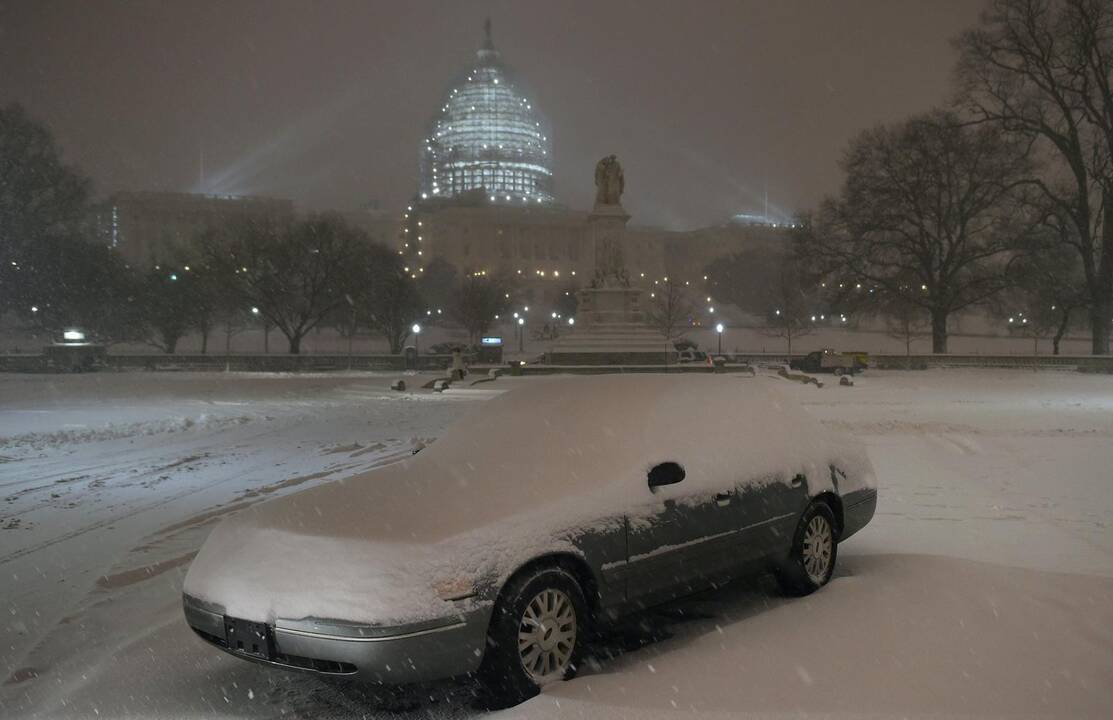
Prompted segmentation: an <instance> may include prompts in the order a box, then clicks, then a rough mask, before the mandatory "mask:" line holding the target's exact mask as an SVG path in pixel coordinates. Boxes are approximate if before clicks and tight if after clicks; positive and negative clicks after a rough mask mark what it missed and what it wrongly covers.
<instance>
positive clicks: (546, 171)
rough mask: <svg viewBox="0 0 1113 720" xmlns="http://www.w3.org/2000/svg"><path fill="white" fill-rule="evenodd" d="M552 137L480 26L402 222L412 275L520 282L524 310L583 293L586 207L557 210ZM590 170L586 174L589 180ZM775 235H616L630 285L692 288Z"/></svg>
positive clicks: (734, 229)
mask: <svg viewBox="0 0 1113 720" xmlns="http://www.w3.org/2000/svg"><path fill="white" fill-rule="evenodd" d="M551 132H552V130H551V128H550V126H549V123H548V122H547V121H546V119H545V116H544V114H543V113H542V107H541V105H540V103H539V101H538V99H537V98H534V97H531V96H530V95H529V93H528V92H526V91H525V90H524V88H523V86H522V84H521V83H520V82H519V81H518V80H517V79H516V77H515V75H514V73H513V72H512V70H511V69H510V68H509V67H508V66H507V64H506V63H505V62H504V60H503V57H502V55H501V53H500V52H499V51H498V50H497V49H496V47H495V44H494V42H493V40H492V36H491V26H490V22H489V21H488V22H487V24H486V27H485V38H484V41H483V43H482V45H481V46H480V48H479V50H478V51H477V52H476V54H475V57H474V60H473V61H472V62H471V63H470V64H469V65H468V66H467V67H466V68H465V69H464V71H463V72H462V73H461V74H460V75H459V76H458V77H457V79H456V80H455V81H454V82H453V83H452V84H451V85H450V86H449V88H448V89H447V91H446V92H445V93H444V96H443V98H442V100H441V103H440V105H439V107H437V108H435V112H434V115H433V118H432V120H431V122H430V124H429V129H428V132H427V134H426V136H425V138H424V140H423V143H422V146H421V148H420V187H419V190H418V192H417V193H416V194H415V196H414V198H413V200H412V201H411V203H410V204H409V205H408V206H407V208H406V209H405V211H404V212H403V213H402V217H401V223H400V232H399V251H400V252H401V253H402V255H403V256H404V257H405V259H406V266H407V268H408V269H409V271H410V272H411V274H412V275H413V276H414V277H420V274H421V273H422V272H424V269H425V267H426V266H427V265H428V264H429V263H430V262H431V261H433V260H434V259H438V258H439V259H442V260H444V261H447V262H448V263H450V264H451V265H452V266H453V267H454V268H455V269H456V271H457V273H458V274H473V273H479V274H487V275H494V274H505V275H509V276H514V277H516V278H517V279H518V280H519V281H520V282H519V287H520V293H521V295H522V298H523V299H524V300H525V302H527V303H533V304H536V305H538V306H542V307H547V306H548V305H549V304H551V303H554V302H555V301H556V298H557V296H559V295H561V294H563V293H564V292H566V291H569V290H570V289H574V288H577V287H582V286H585V285H587V284H588V282H589V281H590V279H591V278H592V276H593V274H594V270H595V268H594V262H595V252H594V248H593V247H592V240H591V236H590V234H589V231H588V216H589V210H586V209H585V210H576V209H570V208H568V207H566V206H564V205H562V204H560V202H559V193H558V189H557V188H556V187H555V186H554V183H553V169H552V168H553V149H552V148H553V142H552V135H551ZM591 170H592V169H591V168H584V173H583V176H584V178H585V182H590V177H591ZM784 241H785V231H784V229H783V226H782V227H781V228H777V227H775V226H774V225H772V224H770V223H755V222H738V221H736V220H735V221H733V222H731V221H727V222H724V223H722V224H721V225H717V226H711V227H706V228H700V229H697V230H689V231H680V232H676V231H668V230H664V229H661V228H652V227H643V226H639V225H638V224H637V218H634V222H633V224H631V225H630V226H629V227H628V228H627V229H626V231H625V233H624V236H623V240H622V242H623V255H624V257H625V264H626V268H627V271H628V274H629V277H630V279H631V281H632V282H635V283H644V284H645V285H646V286H649V285H651V284H652V282H653V280H656V279H661V278H664V277H666V276H669V275H672V276H674V277H675V278H680V279H685V280H688V279H691V280H692V281H696V280H699V279H701V278H702V277H703V275H704V274H705V268H706V267H707V265H708V264H709V263H710V262H711V261H713V260H714V259H716V258H718V257H721V256H723V255H727V254H731V253H734V252H738V251H740V250H743V249H747V248H750V247H755V246H772V245H780V244H782V243H783V242H784Z"/></svg>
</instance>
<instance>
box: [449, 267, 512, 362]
mask: <svg viewBox="0 0 1113 720" xmlns="http://www.w3.org/2000/svg"><path fill="white" fill-rule="evenodd" d="M509 290H510V283H509V282H508V281H507V280H506V279H504V278H502V277H496V276H490V275H486V274H484V273H479V272H467V273H464V276H463V277H462V278H461V279H460V282H459V284H457V286H456V292H455V293H453V296H452V298H451V301H450V305H449V307H448V316H449V317H450V318H452V319H453V320H455V321H456V322H458V323H459V324H460V325H462V326H463V328H464V329H465V330H467V331H468V342H469V343H470V344H472V345H475V344H477V343H478V342H479V338H480V336H482V335H483V334H484V333H486V332H487V331H488V330H489V329H490V327H491V325H493V324H494V322H495V315H499V314H502V313H504V312H506V309H507V308H508V307H510V301H509V300H508V299H507V295H508V294H509Z"/></svg>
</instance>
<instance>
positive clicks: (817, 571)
mask: <svg viewBox="0 0 1113 720" xmlns="http://www.w3.org/2000/svg"><path fill="white" fill-rule="evenodd" d="M838 552H839V545H838V537H837V536H836V530H835V515H834V513H832V512H831V508H830V507H828V506H827V504H826V503H823V502H815V503H812V504H811V505H810V506H809V507H808V509H807V510H806V511H804V515H803V517H801V518H800V524H799V526H797V528H796V535H795V537H794V538H793V542H792V551H791V553H790V554H789V558H788V562H787V563H785V565H784V566H783V567H781V568H780V569H779V570H778V572H777V579H778V580H779V581H780V584H781V588H782V589H783V590H784V591H785V592H786V593H788V594H790V595H808V594H810V593H813V592H815V591H816V590H818V589H819V588H821V587H823V586H824V585H826V584H827V582H828V581H829V580H830V579H831V575H832V574H833V573H834V571H835V560H836V559H837V557H838Z"/></svg>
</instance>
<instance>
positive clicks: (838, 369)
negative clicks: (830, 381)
mask: <svg viewBox="0 0 1113 720" xmlns="http://www.w3.org/2000/svg"><path fill="white" fill-rule="evenodd" d="M844 372H846V371H845V370H843V369H842V368H841V367H837V368H835V374H836V375H838V376H840V377H841V376H842V374H843V373H844Z"/></svg>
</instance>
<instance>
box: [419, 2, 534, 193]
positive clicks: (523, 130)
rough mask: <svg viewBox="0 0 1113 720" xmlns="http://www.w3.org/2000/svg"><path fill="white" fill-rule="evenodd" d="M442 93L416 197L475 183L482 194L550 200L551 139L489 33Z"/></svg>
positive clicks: (467, 189) (471, 188)
mask: <svg viewBox="0 0 1113 720" xmlns="http://www.w3.org/2000/svg"><path fill="white" fill-rule="evenodd" d="M485 30H486V40H485V42H484V44H483V47H482V48H481V49H480V50H479V51H478V53H476V55H477V60H476V63H475V65H474V66H473V67H472V68H471V69H470V70H469V71H468V72H467V73H466V74H465V75H464V76H463V77H462V78H461V80H460V81H459V82H458V83H457V84H455V85H454V86H453V87H452V88H450V89H449V91H448V92H447V93H446V95H445V99H444V102H443V103H442V104H441V107H440V110H439V112H438V114H437V116H436V117H435V118H434V120H433V123H432V126H431V129H430V132H429V135H428V137H426V139H425V144H424V147H423V148H422V155H421V157H422V162H421V197H422V199H423V200H436V199H448V198H454V197H458V196H461V195H464V194H469V195H475V194H476V191H477V190H482V191H483V192H484V193H485V194H486V195H487V199H488V201H489V202H497V203H513V204H518V205H528V204H531V203H532V204H539V203H540V204H550V203H553V202H554V201H555V198H554V196H553V172H552V168H551V166H550V162H551V143H550V140H549V136H548V132H549V131H548V127H547V123H546V122H545V120H544V118H543V116H542V115H541V113H540V112H538V111H537V109H536V108H535V107H534V105H533V102H532V101H531V100H530V99H529V98H528V97H526V95H525V93H524V92H522V90H521V88H520V87H519V86H518V84H517V83H516V82H515V80H514V77H513V75H512V74H511V73H510V72H509V70H508V69H507V68H506V66H505V65H504V64H503V63H502V59H501V57H500V55H499V52H498V51H497V50H495V47H494V43H493V42H492V41H491V23H490V20H488V21H487V22H486V24H485Z"/></svg>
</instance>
